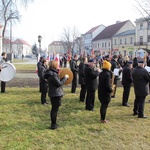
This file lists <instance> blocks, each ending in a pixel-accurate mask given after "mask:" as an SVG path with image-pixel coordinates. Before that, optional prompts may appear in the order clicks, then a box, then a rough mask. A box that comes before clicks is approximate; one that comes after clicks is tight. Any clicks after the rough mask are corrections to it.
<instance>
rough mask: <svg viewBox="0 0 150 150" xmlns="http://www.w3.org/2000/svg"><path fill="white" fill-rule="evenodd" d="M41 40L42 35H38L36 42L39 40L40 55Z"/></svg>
mask: <svg viewBox="0 0 150 150" xmlns="http://www.w3.org/2000/svg"><path fill="white" fill-rule="evenodd" d="M41 41H42V36H41V35H39V36H38V42H39V51H40V55H41Z"/></svg>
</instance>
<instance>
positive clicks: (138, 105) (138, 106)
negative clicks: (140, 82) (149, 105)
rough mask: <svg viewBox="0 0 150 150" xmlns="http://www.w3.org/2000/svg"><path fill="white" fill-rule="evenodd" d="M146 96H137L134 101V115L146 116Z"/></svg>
mask: <svg viewBox="0 0 150 150" xmlns="http://www.w3.org/2000/svg"><path fill="white" fill-rule="evenodd" d="M145 98H146V96H137V95H136V96H135V100H134V109H133V111H134V113H138V116H139V117H143V116H144V103H145Z"/></svg>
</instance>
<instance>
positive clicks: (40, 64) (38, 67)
mask: <svg viewBox="0 0 150 150" xmlns="http://www.w3.org/2000/svg"><path fill="white" fill-rule="evenodd" d="M42 60H43V57H40V59H39V61H38V63H37V74H38V77H39V92H41V83H40V74H41V67H42Z"/></svg>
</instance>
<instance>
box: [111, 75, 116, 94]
mask: <svg viewBox="0 0 150 150" xmlns="http://www.w3.org/2000/svg"><path fill="white" fill-rule="evenodd" d="M114 80H115V75H114V73H113V74H112V80H111V87H112V92H111V97H113V96H114V95H115V90H116V85H115V84H114Z"/></svg>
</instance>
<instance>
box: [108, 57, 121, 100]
mask: <svg viewBox="0 0 150 150" xmlns="http://www.w3.org/2000/svg"><path fill="white" fill-rule="evenodd" d="M117 60H118V56H117V55H114V56H113V58H112V60H111V61H110V63H111V71H112V72H114V69H119V74H120V73H121V70H122V67H121V66H120V65H119V63H118V61H117ZM119 74H118V75H115V77H114V85H115V88H114V91H113V95H112V96H111V97H112V98H115V96H116V90H117V83H118V80H119Z"/></svg>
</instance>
